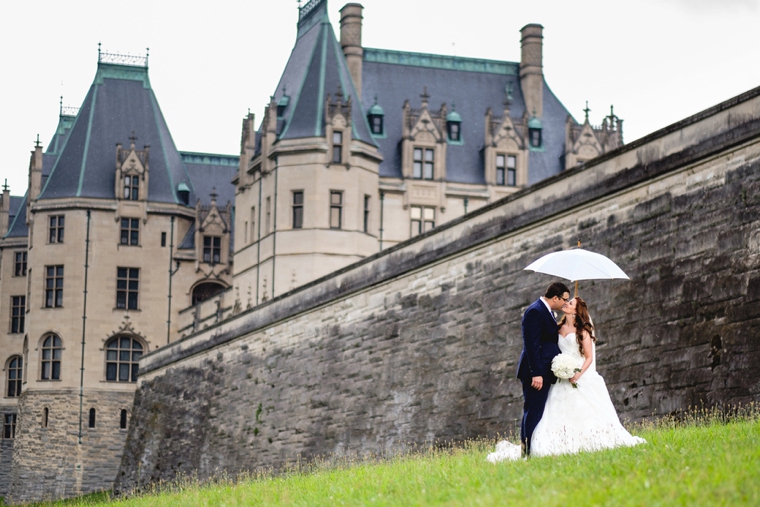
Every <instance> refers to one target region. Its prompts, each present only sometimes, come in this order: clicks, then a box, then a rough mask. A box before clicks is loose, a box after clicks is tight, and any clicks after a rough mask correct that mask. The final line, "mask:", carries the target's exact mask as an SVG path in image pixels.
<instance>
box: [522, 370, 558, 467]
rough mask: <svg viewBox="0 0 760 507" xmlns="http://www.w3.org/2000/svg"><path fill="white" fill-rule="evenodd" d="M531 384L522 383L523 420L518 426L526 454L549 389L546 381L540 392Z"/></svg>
mask: <svg viewBox="0 0 760 507" xmlns="http://www.w3.org/2000/svg"><path fill="white" fill-rule="evenodd" d="M531 382H532V379H528V380H523V381H522V384H523V396H524V398H525V404H524V405H523V418H522V425H521V426H520V441H521V442H522V443H523V444H525V450H526V452H527V453H528V454H530V439H531V438H532V437H533V431H534V430H535V429H536V426H538V422H539V421H540V420H541V417H542V416H543V415H544V407H545V406H546V399H547V398H548V397H549V387H551V384H549V383H548V382H547V381H546V379H544V385H543V387H542V388H541V390H537V389H534V388H533V387H531V385H530V384H531Z"/></svg>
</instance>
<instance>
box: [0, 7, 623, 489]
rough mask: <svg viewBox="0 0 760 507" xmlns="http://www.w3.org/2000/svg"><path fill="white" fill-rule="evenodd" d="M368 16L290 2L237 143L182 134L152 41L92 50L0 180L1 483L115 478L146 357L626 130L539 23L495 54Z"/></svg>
mask: <svg viewBox="0 0 760 507" xmlns="http://www.w3.org/2000/svg"><path fill="white" fill-rule="evenodd" d="M362 17H363V8H362V6H361V5H359V4H356V3H349V4H347V5H345V6H344V7H343V9H342V10H341V19H340V29H339V38H338V37H336V34H335V30H334V29H333V26H332V24H331V22H330V20H329V18H328V16H327V1H326V0H312V1H310V2H308V3H307V4H306V5H305V6H303V7H301V8H300V9H299V19H298V22H297V35H296V41H295V45H294V47H293V51H292V54H291V57H290V59H289V61H288V62H287V64H286V66H285V69H284V71H283V73H282V77H281V79H280V82H279V84H278V85H277V88H276V90H275V91H274V94H273V95H272V97H271V100H270V101H269V103H268V104H266V107H265V112H264V117H263V120H262V121H261V122H260V123H259V124H258V125H257V124H256V121H255V118H254V115H253V114H248V116H247V117H246V118H244V120H243V126H242V135H241V145H240V154H239V155H235V156H230V155H219V154H203V153H195V152H182V151H179V150H178V149H177V148H176V146H175V144H174V141H173V140H172V137H171V133H170V131H169V128H168V124H167V122H166V120H165V119H164V117H163V114H162V113H161V109H160V107H159V105H158V100H157V97H156V95H155V94H154V93H153V90H152V88H151V85H150V80H149V77H148V58H147V56H146V57H144V58H143V57H139V58H137V57H125V56H122V55H113V54H106V53H101V52H100V51H99V54H98V63H97V70H96V73H95V78H94V80H93V83H92V86H91V88H90V90H89V92H88V94H87V96H86V98H85V100H84V102H83V103H82V104H81V106H80V107H79V108H78V109H75V110H71V109H64V108H63V107H61V110H60V113H59V123H58V127H57V130H56V132H55V134H54V135H53V137H52V139H51V141H50V143H49V144H48V145H47V147H46V148H45V149H43V146H42V145H41V144H40V143H39V141H38V142H37V143H35V146H34V149H33V151H32V154H31V158H30V163H29V168H28V174H29V182H28V189H27V192H26V194H25V195H23V196H11V195H10V190H9V189H8V188H7V186H6V187H5V188H4V189H3V193H2V198H1V200H0V238H1V239H0V367H2V372H0V373H1V374H2V380H3V393H2V397H0V417H2V421H1V422H2V424H3V426H2V434H1V435H0V436H1V437H2V438H0V445H1V447H0V496H5V497H6V499H7V500H8V501H11V502H24V501H34V500H39V499H41V498H45V497H62V496H72V495H78V494H82V493H87V492H90V491H96V490H99V489H108V488H110V485H111V484H112V482H113V479H114V477H115V474H116V471H117V468H118V461H119V459H120V458H119V457H120V455H121V449H122V448H123V445H124V440H125V437H126V428H127V425H128V424H129V417H130V412H131V407H132V400H133V397H134V391H135V386H136V384H135V381H136V378H137V375H138V362H139V359H140V357H141V356H142V355H144V354H146V353H148V352H150V351H154V350H156V349H158V348H159V347H161V346H162V345H165V344H167V343H169V342H172V341H174V340H177V339H180V338H182V337H183V336H187V335H189V334H192V333H194V332H196V331H198V330H200V329H202V328H203V327H206V326H208V325H210V324H211V323H214V322H218V321H220V320H223V319H224V318H226V317H227V316H229V315H231V314H234V313H238V312H241V311H244V310H245V309H247V308H252V307H254V306H257V305H259V304H262V303H265V302H266V301H268V300H271V299H272V298H275V297H278V296H280V295H282V294H284V293H286V292H288V291H289V290H291V289H294V288H296V287H298V286H301V285H303V284H306V283H309V282H312V281H314V280H316V279H318V278H320V277H322V276H324V275H327V274H329V273H331V272H334V271H336V270H339V269H342V268H344V267H346V266H348V265H349V264H352V263H354V262H358V261H361V260H362V259H366V258H368V257H370V256H372V255H374V254H376V253H378V252H380V251H381V250H385V249H388V248H392V247H393V246H394V245H397V244H399V243H402V242H404V241H406V240H409V239H410V238H413V237H415V236H418V235H421V234H425V233H426V232H427V231H429V230H431V229H433V228H434V227H436V226H437V225H440V224H441V223H444V222H448V221H450V220H453V219H456V218H458V217H461V216H462V215H464V214H466V213H467V212H468V211H472V210H475V209H477V208H479V207H481V206H484V205H486V204H488V203H491V202H494V201H496V200H499V199H502V198H505V197H508V196H510V195H511V194H513V193H515V192H518V191H520V190H521V189H524V188H526V187H528V186H530V185H532V184H534V183H537V182H539V181H541V180H544V179H546V178H550V177H552V176H554V175H556V174H559V173H560V172H562V171H564V170H566V169H568V168H571V167H574V166H576V165H578V164H582V163H583V162H585V161H587V160H589V159H592V158H594V157H597V156H599V155H601V154H604V153H606V152H609V151H610V150H612V149H614V148H617V147H619V146H621V145H622V142H623V140H622V120H620V119H619V118H618V117H617V116H615V115H614V114H613V113H612V112H611V113H610V115H609V116H608V117H606V118H605V119H604V121H603V123H602V125H601V126H592V125H591V124H590V123H589V119H588V117H586V118H585V121H584V122H583V123H578V122H576V121H575V120H574V119H573V117H572V116H571V115H570V114H569V113H568V111H567V109H566V108H565V107H564V106H563V105H562V103H561V102H560V101H559V100H558V99H557V97H555V95H554V94H553V93H552V92H551V90H550V89H549V87H548V86H547V84H546V82H545V80H544V76H543V64H542V47H543V29H542V27H541V26H540V25H536V24H530V25H527V26H525V27H524V28H523V29H522V31H521V44H522V53H521V61H520V62H505V61H493V60H482V59H476V58H465V57H455V56H441V55H431V54H421V53H412V52H401V51H389V50H382V49H372V48H365V47H363V46H362V42H361V40H362ZM148 437H149V435H147V436H146V438H148Z"/></svg>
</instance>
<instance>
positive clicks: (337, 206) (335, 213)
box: [329, 190, 344, 230]
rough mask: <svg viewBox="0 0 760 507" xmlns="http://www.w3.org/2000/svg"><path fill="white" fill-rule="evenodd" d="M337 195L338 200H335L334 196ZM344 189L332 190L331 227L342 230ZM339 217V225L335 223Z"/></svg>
mask: <svg viewBox="0 0 760 507" xmlns="http://www.w3.org/2000/svg"><path fill="white" fill-rule="evenodd" d="M335 196H337V197H338V198H339V199H338V202H335V200H334V199H333V197H335ZM343 203H344V201H343V191H342V190H330V215H329V220H330V229H333V230H342V229H343ZM336 217H337V222H338V224H337V225H334V218H336Z"/></svg>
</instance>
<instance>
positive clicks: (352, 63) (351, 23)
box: [340, 3, 364, 99]
mask: <svg viewBox="0 0 760 507" xmlns="http://www.w3.org/2000/svg"><path fill="white" fill-rule="evenodd" d="M363 10H364V7H363V6H362V5H361V4H357V3H350V4H346V5H344V6H343V8H342V9H341V10H340V45H341V47H342V48H343V54H344V55H345V56H346V62H347V63H348V70H349V72H350V73H351V79H352V80H353V82H354V87H356V93H358V94H359V99H361V98H362V59H363V58H364V50H363V49H362V11H363Z"/></svg>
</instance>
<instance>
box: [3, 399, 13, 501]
mask: <svg viewBox="0 0 760 507" xmlns="http://www.w3.org/2000/svg"><path fill="white" fill-rule="evenodd" d="M3 408H4V410H0V423H3V422H4V421H5V414H9V413H12V412H10V411H9V410H8V409H7V407H3ZM14 412H15V411H14ZM12 458H13V439H10V438H8V439H6V438H3V433H2V427H0V498H2V497H4V496H5V495H7V494H8V485H9V484H10V482H11V459H12Z"/></svg>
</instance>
